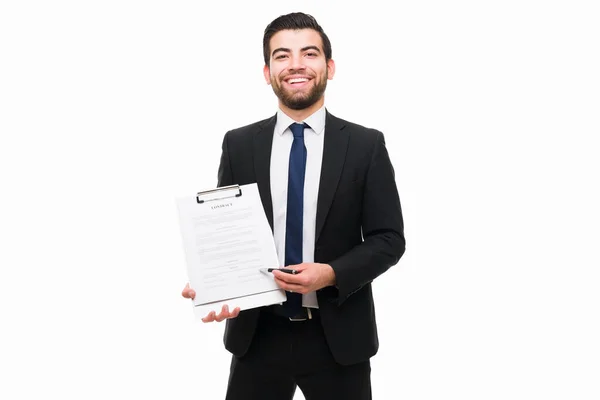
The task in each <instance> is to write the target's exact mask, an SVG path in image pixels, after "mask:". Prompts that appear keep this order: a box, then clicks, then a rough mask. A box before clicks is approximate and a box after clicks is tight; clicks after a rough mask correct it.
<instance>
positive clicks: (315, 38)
mask: <svg viewBox="0 0 600 400" xmlns="http://www.w3.org/2000/svg"><path fill="white" fill-rule="evenodd" d="M270 45H271V46H270V47H271V52H273V50H275V49H278V48H287V49H290V50H299V49H301V48H303V47H307V46H317V47H318V48H319V49H320V50H321V52H322V51H323V41H322V40H321V35H319V32H317V31H315V30H313V29H296V30H292V29H286V30H283V31H279V32H277V33H276V34H274V35H273V37H271V41H270Z"/></svg>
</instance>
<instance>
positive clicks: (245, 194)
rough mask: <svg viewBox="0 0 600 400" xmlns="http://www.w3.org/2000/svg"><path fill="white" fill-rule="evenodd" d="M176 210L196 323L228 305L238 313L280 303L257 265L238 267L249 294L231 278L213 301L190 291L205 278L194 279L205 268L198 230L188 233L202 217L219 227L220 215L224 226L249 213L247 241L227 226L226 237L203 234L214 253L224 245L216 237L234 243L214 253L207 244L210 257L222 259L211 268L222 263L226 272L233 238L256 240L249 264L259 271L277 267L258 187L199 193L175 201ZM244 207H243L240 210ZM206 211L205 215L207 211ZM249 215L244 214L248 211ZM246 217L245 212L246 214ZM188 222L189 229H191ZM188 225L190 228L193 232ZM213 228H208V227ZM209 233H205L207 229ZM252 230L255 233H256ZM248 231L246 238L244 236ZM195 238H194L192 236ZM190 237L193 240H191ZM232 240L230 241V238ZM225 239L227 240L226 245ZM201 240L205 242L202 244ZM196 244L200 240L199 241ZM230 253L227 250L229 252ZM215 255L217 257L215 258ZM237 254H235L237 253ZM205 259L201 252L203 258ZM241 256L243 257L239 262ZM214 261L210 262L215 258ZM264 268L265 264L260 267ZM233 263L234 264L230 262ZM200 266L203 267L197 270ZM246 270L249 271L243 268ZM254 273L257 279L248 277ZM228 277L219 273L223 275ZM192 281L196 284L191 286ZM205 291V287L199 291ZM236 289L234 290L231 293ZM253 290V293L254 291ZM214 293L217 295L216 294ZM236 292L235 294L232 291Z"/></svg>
mask: <svg viewBox="0 0 600 400" xmlns="http://www.w3.org/2000/svg"><path fill="white" fill-rule="evenodd" d="M177 203H178V207H179V214H180V215H179V216H180V227H181V231H182V237H183V241H184V251H185V253H186V264H187V271H188V278H189V280H190V286H191V287H192V288H193V289H194V290H195V291H196V299H194V300H192V307H193V311H194V315H195V317H196V319H198V320H199V319H201V318H204V317H205V316H206V315H208V313H209V312H211V311H215V312H217V313H219V312H220V311H221V308H222V306H223V305H228V306H229V309H230V310H233V309H234V308H236V307H240V309H241V310H242V311H243V310H247V309H251V308H256V307H261V306H267V305H272V304H281V303H283V302H284V301H286V295H285V291H284V290H282V289H280V288H279V287H277V285H276V284H275V282H274V279H273V277H272V276H270V274H269V275H265V274H262V273H261V272H260V271H259V268H258V264H256V265H254V264H251V263H250V264H243V263H241V265H243V266H244V267H243V268H242V267H241V268H240V273H239V274H240V275H239V276H243V275H244V274H247V275H248V276H249V278H248V282H247V284H248V285H252V289H249V286H244V285H245V284H244V283H243V282H242V283H240V282H238V277H236V278H234V279H233V281H235V282H233V283H232V284H231V285H226V284H223V285H222V286H223V287H222V288H221V290H222V291H223V293H224V294H225V295H224V296H222V297H221V298H220V299H218V300H213V301H207V299H206V298H202V296H200V295H199V293H203V294H207V293H208V292H207V291H203V289H202V288H201V287H194V285H197V284H198V282H200V281H201V280H202V282H203V283H205V280H203V279H204V278H199V276H201V275H202V273H204V272H205V271H206V268H207V267H208V264H202V263H201V261H200V258H201V256H199V253H202V251H205V250H206V249H205V248H202V245H203V243H199V239H198V237H199V236H198V231H194V230H193V228H196V229H198V226H199V225H201V224H200V222H199V221H200V220H201V218H202V217H199V215H200V216H205V217H206V218H210V219H209V220H207V221H210V222H211V223H214V224H215V226H217V227H220V225H219V224H220V222H219V216H226V217H227V218H228V221H230V224H229V225H232V224H233V225H235V222H231V221H234V219H235V216H236V213H237V212H239V211H241V210H250V211H251V212H252V216H250V217H248V221H247V222H248V223H247V224H246V225H244V229H242V230H244V231H245V232H246V236H241V235H242V233H240V230H234V229H235V228H233V227H231V226H226V229H228V231H227V232H229V236H228V235H227V232H224V233H222V234H217V233H215V234H211V233H212V231H210V232H208V231H204V232H203V233H202V235H205V236H203V237H202V238H204V237H208V238H209V239H207V241H211V246H213V243H212V242H213V241H214V242H215V243H214V246H213V247H214V248H219V246H221V247H222V246H223V245H222V244H221V243H218V240H219V239H218V236H219V235H221V236H222V237H223V238H225V239H228V240H224V242H227V241H230V242H233V244H232V245H231V248H227V247H222V248H219V250H218V251H214V248H213V247H211V246H208V245H207V248H209V250H210V251H211V254H213V255H214V254H217V255H219V254H221V258H218V257H216V256H215V257H216V258H218V261H215V264H218V263H221V264H222V265H221V267H222V268H223V269H222V270H225V265H226V263H227V262H230V261H231V260H230V258H231V259H233V258H235V257H233V256H232V257H229V255H228V251H229V252H231V253H235V250H236V247H235V240H236V239H235V236H236V235H240V236H239V239H240V242H242V241H243V240H246V241H248V239H249V238H253V239H255V240H257V241H258V244H257V246H258V248H260V254H258V253H256V254H254V253H253V257H250V256H249V258H252V259H253V260H252V261H256V260H255V259H259V260H258V261H257V262H259V263H261V265H260V267H276V266H278V259H277V253H276V250H275V243H274V240H273V235H272V231H271V228H270V226H269V223H268V221H267V219H266V215H265V213H264V209H263V207H262V202H261V200H260V194H259V192H258V186H257V184H256V183H252V184H247V185H230V186H222V187H219V188H214V189H209V190H203V191H200V192H197V193H196V195H195V196H193V197H192V196H190V197H184V198H178V199H177ZM236 207H239V210H235V208H236ZM244 207H245V208H244ZM209 210H210V211H209ZM250 211H249V212H250ZM213 212H214V214H215V215H212V214H211V215H210V216H209V217H207V215H208V213H213ZM249 212H248V213H249ZM192 221H193V224H192ZM192 225H193V227H192ZM212 227H213V226H212V225H211V228H212ZM207 229H208V228H207ZM252 229H255V230H256V232H255V231H254V230H252ZM249 231H251V232H252V233H251V234H248V232H249ZM194 233H195V234H196V236H193V235H194ZM192 236H193V237H192ZM232 237H233V238H232ZM229 239H230V240H229ZM203 240H204V239H203ZM200 242H201V240H200ZM231 249H233V250H232V251H230V250H231ZM219 251H220V253H219ZM239 252H240V251H238V253H239ZM203 254H204V253H203ZM243 256H244V255H243V254H242V256H241V257H242V258H243ZM215 257H213V258H215ZM262 263H265V265H262ZM232 264H233V263H232ZM199 265H202V266H201V267H200V266H199ZM250 265H254V267H250ZM210 266H211V268H212V267H214V270H215V271H218V270H219V269H218V268H217V267H215V266H214V265H212V264H211V265H210ZM246 266H248V267H247V268H246ZM198 271H201V272H199V273H198V275H194V272H198ZM254 271H255V273H256V276H253V275H252V274H253V273H254ZM226 274H227V273H226V272H225V273H223V275H226ZM194 282H196V283H194ZM204 287H207V286H204ZM236 288H237V289H236ZM254 288H258V290H256V291H255V289H254ZM238 289H239V290H242V291H244V290H251V291H252V293H250V294H244V295H241V296H238V295H235V296H232V295H231V293H234V292H236V290H238ZM215 291H217V290H216V289H215ZM236 293H237V292H236Z"/></svg>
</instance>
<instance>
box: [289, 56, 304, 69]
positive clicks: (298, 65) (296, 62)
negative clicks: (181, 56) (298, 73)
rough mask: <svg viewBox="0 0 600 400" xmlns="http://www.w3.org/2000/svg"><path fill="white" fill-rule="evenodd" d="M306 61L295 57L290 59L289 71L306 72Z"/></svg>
mask: <svg viewBox="0 0 600 400" xmlns="http://www.w3.org/2000/svg"><path fill="white" fill-rule="evenodd" d="M305 68H306V67H305V66H304V59H303V58H302V57H301V56H293V57H291V58H290V65H289V67H288V69H289V70H294V71H295V70H304V69H305Z"/></svg>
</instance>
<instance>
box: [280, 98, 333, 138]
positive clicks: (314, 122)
mask: <svg viewBox="0 0 600 400" xmlns="http://www.w3.org/2000/svg"><path fill="white" fill-rule="evenodd" d="M325 114H326V113H325V105H323V106H322V107H321V108H319V109H318V110H317V111H315V112H314V113H312V114H311V115H310V116H309V117H307V118H305V119H304V121H300V122H306V124H308V126H310V129H312V130H313V131H314V132H315V133H316V134H317V135H320V134H321V133H322V132H323V131H324V130H325ZM294 122H297V121H294V120H293V119H292V118H290V117H289V116H288V115H287V114H286V113H284V112H283V111H281V108H280V109H278V110H277V122H276V123H275V133H276V134H278V135H279V136H282V135H283V133H284V132H285V130H286V129H288V128H289V127H290V125H291V124H293V123H294Z"/></svg>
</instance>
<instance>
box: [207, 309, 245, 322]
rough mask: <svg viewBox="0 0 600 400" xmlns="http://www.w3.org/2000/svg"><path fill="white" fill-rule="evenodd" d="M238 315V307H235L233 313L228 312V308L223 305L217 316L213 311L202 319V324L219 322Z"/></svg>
mask: <svg viewBox="0 0 600 400" xmlns="http://www.w3.org/2000/svg"><path fill="white" fill-rule="evenodd" d="M238 315H240V308H239V307H236V308H234V309H233V311H231V312H229V306H227V305H224V306H223V308H221V312H220V313H219V314H217V313H216V312H215V311H211V312H210V313H208V315H207V316H206V317H204V318H202V322H221V321H224V320H226V319H228V318H236V317H237V316H238Z"/></svg>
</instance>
